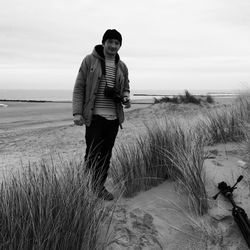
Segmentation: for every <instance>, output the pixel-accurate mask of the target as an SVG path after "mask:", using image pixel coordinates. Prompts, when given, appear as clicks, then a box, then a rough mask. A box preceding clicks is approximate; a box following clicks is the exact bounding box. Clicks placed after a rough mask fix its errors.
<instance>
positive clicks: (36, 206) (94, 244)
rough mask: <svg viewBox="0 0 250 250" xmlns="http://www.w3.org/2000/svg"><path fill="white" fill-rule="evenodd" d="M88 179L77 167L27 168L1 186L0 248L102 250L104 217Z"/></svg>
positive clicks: (99, 201) (82, 170)
mask: <svg viewBox="0 0 250 250" xmlns="http://www.w3.org/2000/svg"><path fill="white" fill-rule="evenodd" d="M60 167H62V166H60ZM89 180H90V178H89V173H86V172H85V171H84V169H83V167H82V164H80V163H79V164H76V163H72V162H71V163H70V164H68V165H67V166H64V167H63V168H60V169H58V168H56V167H55V166H54V165H52V166H48V165H46V164H45V163H41V164H40V165H39V166H36V167H34V166H29V167H28V168H27V169H25V170H24V171H23V172H21V173H20V174H19V175H15V176H12V177H11V178H8V180H7V179H6V180H5V181H3V182H2V184H1V188H0V225H1V227H0V249H27V250H29V249H65V250H66V249H67V250H68V249H84V250H85V249H89V250H92V249H102V247H101V246H100V242H99V243H98V238H99V233H100V229H101V228H102V229H103V226H104V224H105V218H106V214H105V209H104V206H103V201H102V200H100V199H97V197H96V196H95V195H94V194H93V193H92V191H91V188H90V182H89ZM107 230H108V229H107ZM106 243H107V242H104V243H102V246H103V245H105V244H106Z"/></svg>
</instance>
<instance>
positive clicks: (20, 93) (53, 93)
mask: <svg viewBox="0 0 250 250" xmlns="http://www.w3.org/2000/svg"><path fill="white" fill-rule="evenodd" d="M190 93H191V94H194V95H195V94H202V95H206V94H211V95H212V96H217V95H224V96H225V97H227V96H231V95H235V93H236V92H233V91H231V92H230V91H221V90H220V91H218V90H217V91H216V90H191V91H190ZM138 94H145V95H152V96H155V97H157V96H159V95H167V96H171V95H179V94H184V90H183V91H180V90H171V91H169V90H132V91H131V99H132V100H133V99H134V100H136V99H145V95H143V96H137V95H138ZM152 96H150V97H152ZM150 97H149V98H150ZM146 98H147V96H146ZM3 99H4V100H36V101H41V100H42V101H71V100H72V90H18V89H17V90H6V89H5V90H3V89H1V90H0V100H3Z"/></svg>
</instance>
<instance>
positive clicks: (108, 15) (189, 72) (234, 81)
mask: <svg viewBox="0 0 250 250" xmlns="http://www.w3.org/2000/svg"><path fill="white" fill-rule="evenodd" d="M110 28H111V29H117V30H118V31H119V32H120V33H121V34H122V37H123V44H122V47H121V49H120V51H119V54H120V57H121V59H122V60H123V61H124V62H125V63H126V65H127V67H128V69H129V79H130V85H131V89H159V90H161V89H162V90H163V89H164V90H166V89H188V90H192V89H208V90H214V89H216V90H220V89H221V90H227V89H228V90H230V89H235V90H239V89H242V88H248V87H249V85H250V46H249V44H250V1H249V0H240V1H237V0H189V1H187V0H154V1H153V0H126V1H125V0H116V1H115V0H105V1H104V0H92V1H91V0H81V1H80V0H72V1H69V0H60V1H59V0H43V1H37V0H22V1H18V0H8V1H4V0H0V89H72V88H73V86H74V82H75V79H76V75H77V72H78V69H79V66H80V64H81V61H82V60H83V58H84V57H85V56H86V55H87V54H90V53H91V52H92V51H93V48H94V46H95V45H97V44H100V43H101V40H102V36H103V33H104V32H105V31H106V30H107V29H110Z"/></svg>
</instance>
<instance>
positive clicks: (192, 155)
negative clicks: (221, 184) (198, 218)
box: [113, 118, 208, 214]
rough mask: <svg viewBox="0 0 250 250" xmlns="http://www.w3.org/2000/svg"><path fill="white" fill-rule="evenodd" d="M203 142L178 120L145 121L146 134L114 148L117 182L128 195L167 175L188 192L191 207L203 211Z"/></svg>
mask: <svg viewBox="0 0 250 250" xmlns="http://www.w3.org/2000/svg"><path fill="white" fill-rule="evenodd" d="M203 145H204V141H203V140H202V136H201V135H200V134H199V135H196V134H195V131H193V130H190V129H189V128H188V127H187V126H182V125H181V123H180V122H178V120H169V119H166V118H164V119H161V120H155V121H154V122H153V123H151V124H147V132H146V135H141V137H139V138H138V139H137V140H136V142H135V145H133V146H131V145H130V146H129V147H128V146H122V147H121V146H120V147H119V148H118V153H117V155H116V161H115V166H116V169H120V178H118V179H117V182H119V180H123V184H124V189H125V194H126V195H127V196H131V195H133V194H135V192H137V191H140V190H145V189H149V188H150V187H152V186H154V185H157V184H159V183H161V182H162V181H164V180H166V179H168V178H171V179H172V180H175V181H177V182H178V184H179V185H180V186H181V188H180V190H184V191H185V192H186V193H187V194H188V196H189V198H190V199H189V200H190V205H191V206H192V208H193V209H196V210H197V213H199V214H204V213H205V212H206V211H207V208H208V204H207V196H206V190H205V186H204V176H203V175H204V173H203V171H202V168H203V161H204V157H205V155H204V152H203ZM113 169H114V168H113ZM116 176H119V175H117V174H116Z"/></svg>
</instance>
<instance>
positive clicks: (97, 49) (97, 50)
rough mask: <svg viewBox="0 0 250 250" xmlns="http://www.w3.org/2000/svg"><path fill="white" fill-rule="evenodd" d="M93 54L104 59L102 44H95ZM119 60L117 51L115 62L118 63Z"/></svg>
mask: <svg viewBox="0 0 250 250" xmlns="http://www.w3.org/2000/svg"><path fill="white" fill-rule="evenodd" d="M92 54H93V56H95V57H97V58H99V59H101V60H105V56H104V52H103V45H102V44H98V45H96V46H95V48H94V50H93V52H92ZM119 61H120V56H119V54H118V53H117V54H116V56H115V63H118V62H119Z"/></svg>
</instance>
